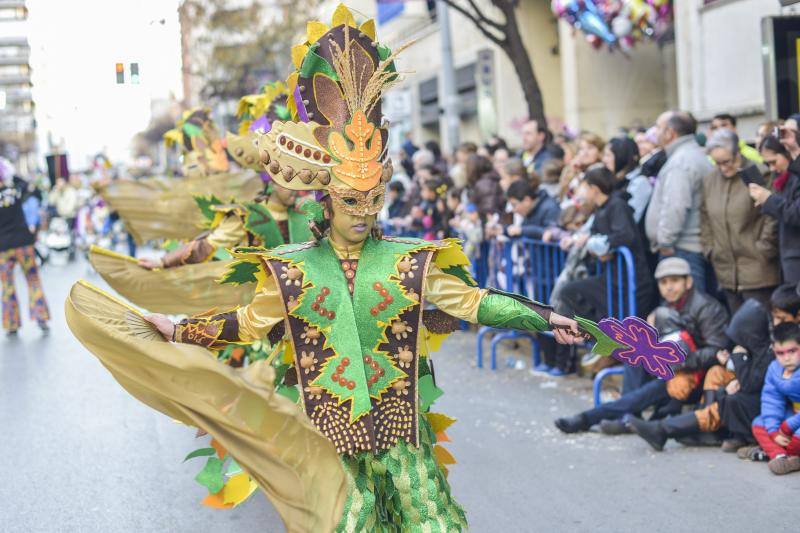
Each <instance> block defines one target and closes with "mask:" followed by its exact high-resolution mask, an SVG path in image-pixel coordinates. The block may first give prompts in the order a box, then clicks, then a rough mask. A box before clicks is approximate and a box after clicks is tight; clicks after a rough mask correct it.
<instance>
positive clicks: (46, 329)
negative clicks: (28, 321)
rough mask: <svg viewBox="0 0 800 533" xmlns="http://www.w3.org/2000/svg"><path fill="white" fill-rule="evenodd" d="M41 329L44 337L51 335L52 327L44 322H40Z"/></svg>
mask: <svg viewBox="0 0 800 533" xmlns="http://www.w3.org/2000/svg"><path fill="white" fill-rule="evenodd" d="M39 329H40V330H42V335H49V334H50V325H49V324H48V323H47V322H45V321H44V320H42V321H40V322H39Z"/></svg>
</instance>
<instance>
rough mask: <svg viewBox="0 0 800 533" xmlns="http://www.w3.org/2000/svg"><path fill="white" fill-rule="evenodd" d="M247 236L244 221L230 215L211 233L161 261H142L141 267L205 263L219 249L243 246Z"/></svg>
mask: <svg viewBox="0 0 800 533" xmlns="http://www.w3.org/2000/svg"><path fill="white" fill-rule="evenodd" d="M246 235H247V234H246V233H245V230H244V223H243V222H242V220H241V219H240V218H239V217H238V216H236V215H233V214H229V215H227V216H225V218H223V219H222V221H221V222H220V223H219V224H218V225H217V226H216V227H215V228H214V229H212V230H211V232H210V233H208V234H206V235H203V236H200V237H197V238H196V239H194V240H191V241H189V242H187V243H186V244H183V245H181V246H180V247H178V248H177V249H175V250H172V251H171V252H167V253H166V254H165V255H164V257H162V258H161V260H160V261H159V260H156V261H154V260H152V259H140V260H139V266H142V267H144V268H147V269H153V268H174V267H178V266H183V265H191V264H194V263H203V262H205V261H208V260H209V259H211V257H212V256H213V255H214V254H215V253H216V251H217V249H219V248H233V247H235V246H237V245H239V244H241V243H242V242H243V241H244V240H245V238H246Z"/></svg>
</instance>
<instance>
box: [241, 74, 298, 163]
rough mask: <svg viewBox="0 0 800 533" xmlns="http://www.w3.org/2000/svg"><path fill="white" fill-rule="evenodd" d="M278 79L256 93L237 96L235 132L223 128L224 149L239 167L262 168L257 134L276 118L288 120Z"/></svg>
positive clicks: (288, 115)
mask: <svg viewBox="0 0 800 533" xmlns="http://www.w3.org/2000/svg"><path fill="white" fill-rule="evenodd" d="M288 94H289V93H288V91H287V89H286V84H284V83H283V82H282V81H277V82H275V83H270V84H267V85H264V87H262V90H261V92H260V93H259V94H248V95H246V96H243V97H242V98H241V99H240V100H239V106H238V107H237V108H236V118H238V119H239V120H240V123H239V134H238V135H236V134H233V133H230V132H227V133H226V134H225V139H226V140H227V143H228V153H229V154H230V155H231V157H233V159H234V161H236V163H238V164H239V166H241V167H242V168H249V169H251V170H260V171H263V170H264V169H263V167H262V165H261V162H260V157H259V155H258V146H257V142H258V135H259V134H263V133H266V132H268V131H269V130H270V127H271V125H272V123H273V122H275V121H276V120H289V119H290V118H291V114H290V113H289V110H288V109H287V107H286V97H287V95H288Z"/></svg>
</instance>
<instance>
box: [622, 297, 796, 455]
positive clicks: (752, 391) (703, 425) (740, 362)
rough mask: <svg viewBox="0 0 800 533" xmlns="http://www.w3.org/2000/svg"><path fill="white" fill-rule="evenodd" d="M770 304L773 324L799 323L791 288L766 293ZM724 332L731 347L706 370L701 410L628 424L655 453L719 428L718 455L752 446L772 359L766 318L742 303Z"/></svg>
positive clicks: (756, 307) (758, 309)
mask: <svg viewBox="0 0 800 533" xmlns="http://www.w3.org/2000/svg"><path fill="white" fill-rule="evenodd" d="M770 306H771V307H772V323H773V325H775V326H777V325H778V324H782V323H784V322H795V323H796V322H797V321H798V320H799V319H800V297H798V296H797V294H796V292H795V286H794V285H783V286H781V287H778V288H777V289H776V290H775V292H774V293H773V294H772V298H771V300H770ZM725 334H726V335H727V336H728V338H729V339H730V341H731V343H732V344H734V345H736V346H735V347H734V348H733V353H730V354H729V353H728V351H727V350H722V351H721V352H719V353H718V354H717V359H718V360H719V363H720V365H719V366H713V367H711V369H709V371H708V373H707V374H706V379H705V383H704V389H705V392H706V393H707V395H708V397H707V398H706V400H705V406H704V407H703V408H702V409H698V410H697V411H694V412H691V413H685V414H681V415H677V416H671V417H669V418H665V419H664V420H658V421H650V422H645V421H644V420H640V419H638V418H631V419H630V420H629V423H630V425H631V427H632V428H633V430H634V432H636V433H637V434H638V435H639V436H640V437H642V438H643V439H644V440H645V441H647V443H648V444H650V446H652V447H653V448H654V449H655V450H657V451H661V450H663V449H664V444H665V443H666V442H667V439H669V438H676V439H679V438H681V437H688V436H692V435H697V434H699V433H713V432H718V431H720V430H727V431H728V432H730V434H731V437H730V438H728V439H726V440H724V441H723V443H722V451H724V452H735V451H737V450H738V449H740V448H742V447H744V446H745V445H747V444H748V443H752V442H754V439H753V435H752V433H751V430H750V428H751V425H752V422H753V419H755V417H757V416H758V414H759V412H760V409H761V389H762V388H763V386H764V376H765V374H766V372H767V367H768V366H769V364H770V363H771V362H772V361H773V360H774V359H775V356H774V354H773V353H772V348H771V340H770V314H769V313H768V312H767V310H766V309H764V307H763V306H762V305H761V304H760V303H759V302H757V301H756V300H747V301H746V302H745V303H744V305H742V307H741V308H740V309H739V311H737V312H736V314H735V315H734V316H733V319H732V320H731V323H730V325H729V326H728V328H727V329H726V330H725ZM723 373H730V376H729V377H728V379H727V383H726V384H725V385H724V386H720V387H719V388H718V389H717V390H714V388H713V387H712V386H709V382H710V381H713V380H715V379H716V378H717V377H718V376H720V375H722V374H723ZM719 384H721V383H719ZM749 455H750V456H751V458H752V457H753V456H754V455H755V454H754V453H753V451H749Z"/></svg>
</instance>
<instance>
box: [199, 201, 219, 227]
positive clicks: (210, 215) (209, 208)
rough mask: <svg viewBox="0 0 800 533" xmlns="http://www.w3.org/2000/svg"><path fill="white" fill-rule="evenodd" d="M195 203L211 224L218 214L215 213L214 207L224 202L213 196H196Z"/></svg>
mask: <svg viewBox="0 0 800 533" xmlns="http://www.w3.org/2000/svg"><path fill="white" fill-rule="evenodd" d="M194 201H195V203H196V204H197V207H199V208H200V212H201V213H202V214H203V216H204V217H205V218H206V220H207V221H208V223H209V224H211V222H213V221H214V217H215V216H216V214H217V213H216V211H214V209H213V206H215V205H219V204H221V203H222V200H220V199H219V198H217V197H216V196H214V195H213V194H212V195H210V196H195V197H194Z"/></svg>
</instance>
